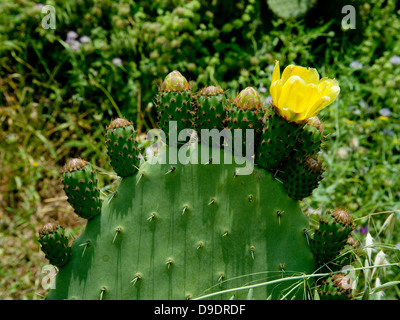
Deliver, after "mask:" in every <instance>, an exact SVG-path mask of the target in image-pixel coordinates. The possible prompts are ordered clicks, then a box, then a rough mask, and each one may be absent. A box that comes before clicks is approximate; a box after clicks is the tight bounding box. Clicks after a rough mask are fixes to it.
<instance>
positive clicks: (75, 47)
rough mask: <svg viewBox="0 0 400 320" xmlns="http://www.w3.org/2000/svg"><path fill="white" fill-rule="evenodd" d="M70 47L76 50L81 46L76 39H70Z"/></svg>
mask: <svg viewBox="0 0 400 320" xmlns="http://www.w3.org/2000/svg"><path fill="white" fill-rule="evenodd" d="M70 48H71V49H72V50H74V51H77V50H79V49H80V48H81V44H80V43H79V42H78V41H72V42H71V43H70Z"/></svg>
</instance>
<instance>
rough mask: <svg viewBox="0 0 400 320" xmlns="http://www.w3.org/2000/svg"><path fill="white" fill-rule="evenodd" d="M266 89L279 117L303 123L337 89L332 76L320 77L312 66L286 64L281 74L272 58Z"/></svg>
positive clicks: (314, 113)
mask: <svg viewBox="0 0 400 320" xmlns="http://www.w3.org/2000/svg"><path fill="white" fill-rule="evenodd" d="M269 91H270V94H271V97H272V105H273V106H274V107H275V110H276V111H277V113H278V114H279V115H280V116H281V117H283V118H285V119H286V120H288V121H294V122H304V120H306V119H309V118H313V117H315V116H316V115H317V113H318V112H319V111H320V110H321V109H323V108H325V107H326V106H327V105H329V104H331V103H332V102H333V101H335V99H336V98H337V96H338V95H339V92H340V88H339V83H338V82H337V81H336V80H335V79H328V78H321V79H320V78H319V74H318V72H317V70H316V69H314V68H304V67H299V66H295V65H289V66H287V67H286V68H285V70H284V71H283V73H282V76H281V73H280V69H279V61H276V63H275V68H274V71H273V73H272V83H271V86H270V89H269Z"/></svg>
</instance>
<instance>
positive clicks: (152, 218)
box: [147, 212, 157, 221]
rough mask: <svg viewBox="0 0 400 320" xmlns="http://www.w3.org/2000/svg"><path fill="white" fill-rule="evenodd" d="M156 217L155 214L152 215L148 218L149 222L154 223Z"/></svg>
mask: <svg viewBox="0 0 400 320" xmlns="http://www.w3.org/2000/svg"><path fill="white" fill-rule="evenodd" d="M156 216H157V215H156V213H155V212H153V213H152V214H151V216H150V217H148V218H147V221H152V220H154V219H155V218H156Z"/></svg>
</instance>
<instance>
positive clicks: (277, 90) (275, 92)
mask: <svg viewBox="0 0 400 320" xmlns="http://www.w3.org/2000/svg"><path fill="white" fill-rule="evenodd" d="M281 91H282V86H281V82H280V81H279V80H278V81H275V82H273V83H272V84H271V86H270V87H269V94H270V95H271V97H272V104H273V105H275V106H277V105H278V100H279V96H280V95H281Z"/></svg>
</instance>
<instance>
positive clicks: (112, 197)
mask: <svg viewBox="0 0 400 320" xmlns="http://www.w3.org/2000/svg"><path fill="white" fill-rule="evenodd" d="M116 195H117V191H115V192H113V193H112V194H111V197H110V200H108V202H111V200H112V199H114V197H115V196H116Z"/></svg>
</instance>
